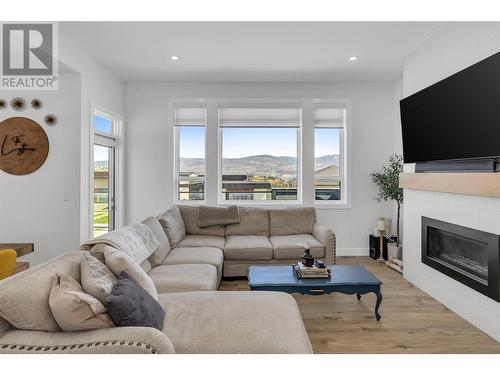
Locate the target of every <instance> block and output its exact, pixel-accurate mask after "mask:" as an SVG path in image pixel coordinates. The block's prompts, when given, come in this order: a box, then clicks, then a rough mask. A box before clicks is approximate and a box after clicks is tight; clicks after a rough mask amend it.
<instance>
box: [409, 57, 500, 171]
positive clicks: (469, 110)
mask: <svg viewBox="0 0 500 375" xmlns="http://www.w3.org/2000/svg"><path fill="white" fill-rule="evenodd" d="M400 108H401V124H402V133H403V156H404V161H405V163H416V162H425V161H439V160H458V159H475V158H496V157H500V52H499V53H497V54H495V55H493V56H490V57H488V58H486V59H485V60H482V61H480V62H478V63H477V64H474V65H472V66H470V67H469V68H466V69H464V70H462V71H460V72H458V73H456V74H454V75H452V76H450V77H448V78H446V79H443V80H442V81H439V82H437V83H435V84H433V85H432V86H429V87H427V88H425V89H423V90H422V91H419V92H417V93H415V94H413V95H411V96H408V97H407V98H404V99H403V100H401V102H400Z"/></svg>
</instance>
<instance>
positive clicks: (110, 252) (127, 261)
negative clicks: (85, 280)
mask: <svg viewBox="0 0 500 375" xmlns="http://www.w3.org/2000/svg"><path fill="white" fill-rule="evenodd" d="M104 259H105V261H106V265H107V266H108V267H109V269H110V270H111V271H112V272H113V273H114V274H115V276H117V277H119V276H120V275H121V274H122V273H123V272H126V273H127V275H130V276H131V277H132V278H133V279H134V280H135V281H136V282H137V283H138V284H139V285H140V286H141V287H142V288H143V289H144V290H145V291H146V292H148V293H149V294H150V295H151V297H153V298H154V299H155V300H158V293H157V292H156V288H155V284H154V283H153V280H151V278H150V277H149V276H148V274H147V273H146V272H144V270H143V269H142V268H141V266H139V265H138V264H137V263H135V262H134V261H133V260H132V258H130V257H129V256H128V255H127V254H125V253H122V252H121V251H119V250H116V249H113V248H112V247H111V246H106V247H105V248H104Z"/></svg>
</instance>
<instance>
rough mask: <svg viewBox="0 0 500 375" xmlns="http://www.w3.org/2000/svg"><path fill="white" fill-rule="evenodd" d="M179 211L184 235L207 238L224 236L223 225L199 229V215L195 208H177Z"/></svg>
mask: <svg viewBox="0 0 500 375" xmlns="http://www.w3.org/2000/svg"><path fill="white" fill-rule="evenodd" d="M178 207H179V211H180V213H181V215H182V219H183V220H184V224H185V226H186V234H202V235H207V236H222V237H223V236H224V235H225V234H226V232H225V226H224V225H213V226H211V227H206V228H200V226H199V225H198V220H199V217H198V216H199V215H198V207H197V206H182V205H180V206H178Z"/></svg>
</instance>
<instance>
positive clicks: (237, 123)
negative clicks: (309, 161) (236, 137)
mask: <svg viewBox="0 0 500 375" xmlns="http://www.w3.org/2000/svg"><path fill="white" fill-rule="evenodd" d="M219 125H220V126H221V127H293V128H298V127H300V108H219Z"/></svg>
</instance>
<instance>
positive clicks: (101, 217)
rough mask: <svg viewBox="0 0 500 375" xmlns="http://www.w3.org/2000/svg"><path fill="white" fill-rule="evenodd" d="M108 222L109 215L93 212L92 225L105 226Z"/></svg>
mask: <svg viewBox="0 0 500 375" xmlns="http://www.w3.org/2000/svg"><path fill="white" fill-rule="evenodd" d="M108 222H109V213H108V212H107V211H106V212H94V225H96V224H97V225H99V224H100V225H107V224H108Z"/></svg>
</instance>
